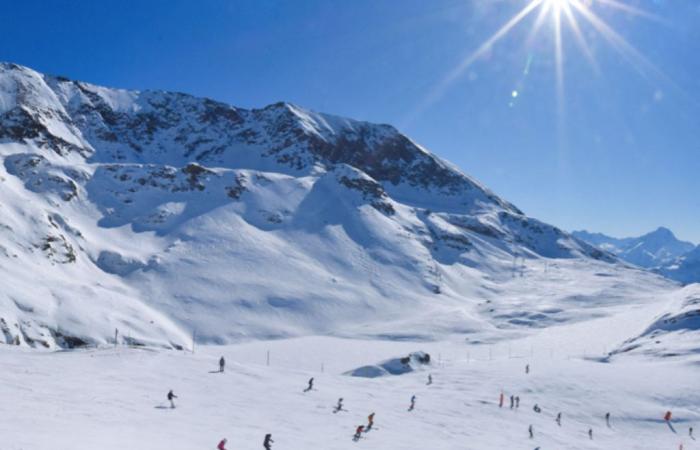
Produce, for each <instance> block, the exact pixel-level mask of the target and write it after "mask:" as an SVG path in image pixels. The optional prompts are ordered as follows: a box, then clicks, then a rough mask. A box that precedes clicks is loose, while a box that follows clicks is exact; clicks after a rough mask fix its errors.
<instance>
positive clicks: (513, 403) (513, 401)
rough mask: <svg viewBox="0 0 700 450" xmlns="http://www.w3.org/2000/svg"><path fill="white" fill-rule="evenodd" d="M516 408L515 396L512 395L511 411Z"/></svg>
mask: <svg viewBox="0 0 700 450" xmlns="http://www.w3.org/2000/svg"><path fill="white" fill-rule="evenodd" d="M514 406H515V396H513V395H511V396H510V409H513V407H514Z"/></svg>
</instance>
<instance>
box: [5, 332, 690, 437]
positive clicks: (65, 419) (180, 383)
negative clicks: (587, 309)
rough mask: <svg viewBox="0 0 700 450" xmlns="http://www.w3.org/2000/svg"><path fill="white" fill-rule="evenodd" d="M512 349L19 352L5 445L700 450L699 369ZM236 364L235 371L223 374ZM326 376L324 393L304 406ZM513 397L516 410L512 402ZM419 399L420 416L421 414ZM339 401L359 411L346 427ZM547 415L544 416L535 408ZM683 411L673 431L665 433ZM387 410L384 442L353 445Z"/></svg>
mask: <svg viewBox="0 0 700 450" xmlns="http://www.w3.org/2000/svg"><path fill="white" fill-rule="evenodd" d="M580 337H582V338H583V337H584V336H580ZM508 346H509V353H510V357H509V356H508V354H507V353H506V351H505V345H502V346H500V347H497V348H487V347H484V346H475V345H465V344H464V343H462V342H459V341H442V342H431V343H426V342H423V343H417V342H395V341H393V342H392V341H367V340H349V339H340V338H319V337H307V338H297V339H287V340H279V341H267V342H266V341H256V342H251V343H248V344H239V345H232V346H221V347H216V346H204V347H198V348H196V350H195V353H194V354H191V353H185V352H177V351H168V350H157V351H156V350H146V349H129V348H117V349H102V350H79V351H70V352H42V351H36V350H34V351H31V350H27V349H25V348H13V347H5V346H3V347H2V348H0V352H1V353H0V357H2V361H3V371H2V372H1V373H0V381H1V383H0V398H2V399H3V402H2V404H3V420H2V421H1V422H0V436H1V437H0V447H1V448H3V449H6V450H19V449H33V450H82V449H85V450H87V449H90V450H92V449H95V448H99V449H102V450H123V449H126V448H129V449H148V450H161V449H163V450H166V449H167V450H179V449H182V450H193V449H214V448H215V446H216V444H217V443H218V442H219V440H220V439H222V438H223V437H226V438H228V445H227V448H229V449H241V450H242V449H258V448H262V440H263V437H264V435H265V434H266V433H272V435H273V439H274V441H275V444H274V445H273V448H274V449H292V450H304V449H307V450H308V449H358V448H367V449H406V450H411V449H416V450H425V449H438V450H442V449H445V450H447V449H462V450H463V449H474V450H479V449H505V448H507V449H534V448H537V447H539V448H541V449H543V450H544V449H630V450H631V449H640V450H641V449H654V450H660V449H669V450H671V449H678V448H679V444H680V443H683V444H684V448H685V449H696V448H700V445H698V443H697V442H696V441H694V440H692V439H690V438H688V437H687V434H688V427H689V426H693V425H694V424H698V423H700V393H699V392H698V390H697V386H698V385H697V367H698V366H697V362H698V361H694V362H691V361H690V360H687V359H686V360H673V359H671V360H666V361H660V360H651V359H640V358H635V359H631V360H624V361H613V362H612V363H601V362H596V361H594V360H590V359H583V358H581V357H580V356H579V355H574V354H566V353H564V352H557V353H552V352H550V351H549V350H548V349H546V348H541V347H530V344H529V343H525V342H520V341H517V340H516V341H512V342H509V343H508ZM418 349H423V350H425V351H427V352H429V353H430V354H431V356H432V358H433V361H432V364H431V367H430V368H423V369H420V368H419V369H417V370H416V371H414V372H411V373H407V374H404V375H400V376H385V377H380V378H373V379H370V378H359V377H350V376H346V375H342V373H344V372H346V371H348V370H351V369H353V368H356V367H360V366H362V365H365V364H369V363H375V362H379V361H381V360H383V359H388V358H392V357H396V356H402V355H405V354H407V353H408V352H410V351H414V350H418ZM268 351H269V355H270V359H269V361H270V365H269V366H268V365H266V360H267V352H268ZM489 354H490V357H489ZM220 355H224V356H225V357H226V358H227V368H226V371H225V373H216V370H217V369H218V365H217V361H218V358H219V356H220ZM525 364H529V365H530V367H531V371H530V373H529V374H525V372H524V367H525ZM428 373H431V374H432V376H433V379H434V383H433V385H431V386H427V385H426V380H427V375H428ZM310 377H314V378H315V386H316V389H315V390H314V391H311V392H309V393H302V390H303V388H305V387H306V384H307V380H308V378H310ZM169 389H173V390H174V392H175V394H176V395H178V398H177V399H176V400H175V401H176V405H177V407H176V409H170V408H169V406H168V405H167V400H166V398H165V395H166V393H167V392H168V390H169ZM501 390H503V392H504V393H505V394H506V404H505V406H504V408H499V407H498V405H497V402H498V396H499V393H500V392H501ZM511 394H512V395H518V396H520V398H521V403H520V408H519V409H517V410H511V409H510V408H508V399H507V397H508V396H509V395H511ZM412 395H416V396H417V401H416V409H415V410H414V411H412V412H408V411H407V407H408V404H409V399H410V397H411V396H412ZM339 397H343V398H344V400H345V402H344V403H345V407H346V408H347V409H348V412H340V413H338V414H333V413H332V407H333V406H334V405H335V404H336V402H337V399H338V398H339ZM535 403H537V404H538V405H539V406H540V407H541V408H542V413H541V414H536V413H535V412H533V411H532V407H533V405H534V404H535ZM667 409H670V410H672V411H673V413H674V417H675V419H674V421H673V422H672V427H673V429H671V427H669V426H668V425H666V424H665V423H664V422H663V420H662V416H663V414H664V413H665V411H666V410H667ZM559 411H561V412H562V413H563V420H562V426H561V427H558V426H557V425H556V423H555V421H554V418H555V416H556V413H557V412H559ZM371 412H375V413H376V417H375V427H374V429H373V430H372V431H371V432H369V433H366V434H365V435H363V438H362V439H361V440H360V441H359V442H353V441H352V439H351V438H352V434H353V433H354V430H355V428H356V426H357V425H360V424H362V423H365V422H366V417H367V416H368V415H369V414H370V413H371ZM606 412H610V413H611V416H612V420H611V427H610V428H608V427H606V425H605V421H604V415H605V413H606ZM529 425H533V428H534V435H535V437H534V439H529V438H528V432H527V429H528V426H529ZM589 428H592V429H593V432H594V439H593V440H589V438H588V435H587V431H588V429H589Z"/></svg>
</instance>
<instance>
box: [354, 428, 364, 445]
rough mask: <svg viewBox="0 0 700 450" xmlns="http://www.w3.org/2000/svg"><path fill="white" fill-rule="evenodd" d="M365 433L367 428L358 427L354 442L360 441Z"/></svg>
mask: <svg viewBox="0 0 700 450" xmlns="http://www.w3.org/2000/svg"><path fill="white" fill-rule="evenodd" d="M363 431H365V426H364V425H360V426H358V427H357V429H356V430H355V436H353V437H352V440H353V441H356V442H357V441H359V440H360V438H361V437H362V432H363Z"/></svg>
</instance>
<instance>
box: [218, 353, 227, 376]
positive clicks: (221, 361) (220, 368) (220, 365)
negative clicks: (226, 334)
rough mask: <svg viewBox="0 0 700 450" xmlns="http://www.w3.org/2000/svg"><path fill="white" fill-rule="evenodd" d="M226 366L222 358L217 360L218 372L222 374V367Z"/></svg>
mask: <svg viewBox="0 0 700 450" xmlns="http://www.w3.org/2000/svg"><path fill="white" fill-rule="evenodd" d="M225 365H226V360H225V359H224V357H223V356H222V357H221V359H219V372H221V373H224V366H225Z"/></svg>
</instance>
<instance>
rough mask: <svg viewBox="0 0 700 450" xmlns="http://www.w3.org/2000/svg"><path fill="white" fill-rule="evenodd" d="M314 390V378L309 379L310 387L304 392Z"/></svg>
mask: <svg viewBox="0 0 700 450" xmlns="http://www.w3.org/2000/svg"><path fill="white" fill-rule="evenodd" d="M313 388H314V379H313V377H311V378H309V386H308V387H307V388H306V389H304V392H309V391H310V390H311V389H313Z"/></svg>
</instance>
